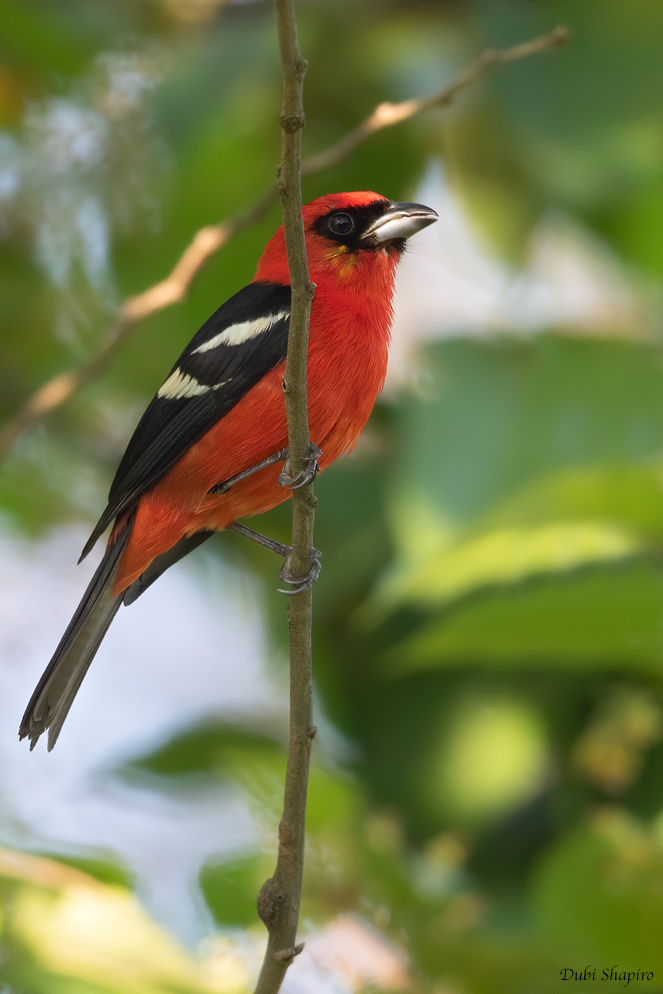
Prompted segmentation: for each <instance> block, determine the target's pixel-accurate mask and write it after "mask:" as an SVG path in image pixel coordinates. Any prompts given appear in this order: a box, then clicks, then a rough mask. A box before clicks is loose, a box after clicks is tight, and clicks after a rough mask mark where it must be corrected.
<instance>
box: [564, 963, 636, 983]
mask: <svg viewBox="0 0 663 994" xmlns="http://www.w3.org/2000/svg"><path fill="white" fill-rule="evenodd" d="M597 972H598V977H597V975H596V974H597ZM559 975H560V977H561V978H562V980H612V981H615V980H621V981H622V982H623V983H622V987H628V985H629V984H630V983H631V981H632V980H653V979H654V973H653V970H621V969H620V968H619V966H618V965H617V964H616V963H615V965H614V966H610V967H604V968H603V969H602V970H601V969H600V967H598V966H594V967H593V966H592V965H591V963H590V965H589V966H586V967H585V969H584V970H574V969H573V967H571V966H565V967H563V969H561V970H560V971H559Z"/></svg>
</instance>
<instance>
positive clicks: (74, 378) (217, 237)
mask: <svg viewBox="0 0 663 994" xmlns="http://www.w3.org/2000/svg"><path fill="white" fill-rule="evenodd" d="M568 34H569V32H568V29H567V28H566V27H564V26H563V25H560V26H558V27H556V28H555V29H554V31H551V32H549V33H548V34H545V35H541V36H540V37H539V38H534V39H532V40H531V41H526V42H523V43H522V44H520V45H514V46H513V48H504V49H487V50H486V51H485V52H483V54H482V55H480V56H479V58H478V59H476V60H475V61H474V62H473V63H472V64H471V65H470V66H468V67H467V69H465V70H464V71H463V72H462V73H461V74H460V75H459V76H458V78H457V79H456V80H455V81H454V82H453V83H451V84H450V85H449V86H447V87H445V88H444V89H443V90H440V91H439V92H438V93H434V94H433V95H432V96H430V97H425V98H423V99H418V100H403V101H402V102H401V103H397V104H392V103H382V104H379V105H378V106H377V107H376V108H375V110H374V111H373V113H372V114H370V116H369V117H367V118H366V120H365V121H362V123H361V124H359V125H358V126H357V127H356V128H353V130H352V131H349V132H348V134H347V135H345V136H344V137H343V138H341V139H340V141H338V142H336V143H335V144H334V145H331V146H330V147H329V148H327V149H325V150H324V151H322V152H318V153H317V154H316V155H313V156H311V157H310V158H308V159H306V160H305V161H304V162H303V163H302V176H313V175H314V174H316V173H319V172H322V171H323V170H324V169H330V168H331V167H332V166H336V165H338V164H339V163H340V162H343V160H344V159H346V158H347V156H348V155H349V154H350V153H351V152H353V151H354V149H355V148H357V146H358V145H361V144H362V142H364V141H366V139H367V138H370V137H371V136H372V135H374V134H376V133H377V132H378V131H382V130H383V129H384V128H391V127H394V125H396V124H401V123H402V122H403V121H407V120H410V119H411V118H413V117H417V116H418V115H419V114H422V113H424V112H425V111H428V110H433V109H435V108H440V107H448V106H449V104H451V103H452V101H453V100H454V98H455V97H456V96H457V94H458V93H459V92H460V91H461V90H463V89H464V88H465V87H466V86H469V84H470V83H472V82H474V80H476V79H477V78H478V77H479V76H481V75H483V73H485V72H486V71H487V70H488V69H490V68H492V67H493V66H498V65H503V64H504V63H506V62H515V61H516V60H517V59H524V58H527V57H529V56H530V55H536V54H538V53H539V52H545V51H548V50H550V49H553V48H558V47H559V46H560V45H563V44H564V43H565V42H566V40H567V38H568ZM277 196H278V191H277V189H276V187H273V188H271V189H269V190H267V191H266V192H265V193H264V194H263V195H262V197H260V199H259V200H257V201H256V203H255V204H254V205H253V206H252V207H250V208H248V209H247V210H246V211H242V212H241V213H239V214H235V215H233V216H231V217H230V218H227V219H226V220H225V221H222V222H221V223H220V224H215V225H209V226H207V227H205V228H201V229H200V231H198V232H197V233H196V234H195V235H194V237H193V240H192V241H191V244H190V245H189V246H187V248H186V249H185V250H184V253H183V254H182V256H181V258H180V260H179V261H178V262H177V264H176V265H175V268H174V269H173V270H172V272H171V273H170V275H169V276H167V277H166V279H164V280H162V281H161V282H160V283H156V284H155V285H154V286H152V287H149V288H148V289H147V290H145V291H144V292H143V293H141V294H139V295H138V296H136V297H129V298H128V299H127V300H126V301H125V302H124V304H123V305H122V307H121V308H120V312H119V314H118V317H117V319H116V321H115V322H114V323H113V324H112V325H111V326H110V328H109V329H108V330H107V332H106V333H105V335H104V336H103V337H102V339H101V342H100V343H99V345H98V347H97V349H96V351H95V352H94V354H93V355H92V356H90V358H89V359H87V360H86V361H85V362H83V363H81V364H80V365H79V366H76V367H74V368H73V369H70V370H68V371H66V372H64V373H59V374H58V375H57V376H54V377H53V379H51V380H49V381H48V383H45V384H44V386H43V387H40V388H39V390H37V391H35V393H33V394H32V396H31V397H29V398H28V399H27V400H26V401H25V403H24V404H23V405H22V406H21V407H20V408H19V409H18V411H17V412H16V414H15V415H14V416H13V417H12V418H11V419H10V420H9V421H8V422H7V423H6V424H5V426H4V428H2V429H1V430H0V459H2V458H3V457H4V456H5V455H6V454H7V453H8V452H9V450H10V449H11V447H12V445H13V444H14V442H15V441H16V439H17V438H18V436H19V435H20V434H21V433H22V432H23V431H25V429H26V428H30V427H31V426H32V425H34V424H35V423H36V422H38V421H40V420H41V419H42V418H44V417H47V416H48V415H49V414H52V413H53V411H55V410H57V408H58V407H60V406H61V405H62V404H64V403H65V401H67V400H69V398H70V397H71V396H72V395H73V394H75V393H76V392H77V391H78V390H80V389H81V387H83V386H85V384H86V383H88V382H89V381H90V380H92V379H94V378H95V377H96V376H98V375H99V373H101V372H102V371H103V369H105V367H106V366H107V364H108V362H109V360H110V359H111V358H112V356H113V355H114V354H115V353H116V352H117V351H118V350H119V349H120V348H121V347H122V345H123V344H124V343H125V342H126V341H127V339H128V338H129V336H130V334H131V333H132V331H133V329H134V326H135V325H136V324H137V323H138V322H139V321H141V320H142V319H143V318H145V317H148V316H149V315H151V314H156V313H157V312H158V311H161V310H163V309H164V308H166V307H170V306H171V304H176V303H179V302H180V301H182V300H184V299H185V297H186V295H187V293H188V291H189V287H190V286H191V284H192V282H193V280H194V278H195V277H196V275H197V274H198V273H199V272H200V270H201V269H202V267H203V266H204V264H205V263H206V262H207V260H208V259H209V258H210V256H212V255H214V254H215V253H216V252H218V251H219V249H221V248H223V246H224V245H225V244H226V243H227V242H228V241H230V239H231V238H232V237H233V236H234V235H236V234H237V233H238V232H240V231H243V230H244V229H245V228H248V227H250V226H251V225H253V224H256V223H257V222H258V221H260V220H261V219H262V218H263V217H264V216H265V214H266V213H267V211H268V210H269V208H270V207H271V206H272V204H273V203H275V201H276V200H277Z"/></svg>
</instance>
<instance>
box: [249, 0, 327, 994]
mask: <svg viewBox="0 0 663 994" xmlns="http://www.w3.org/2000/svg"><path fill="white" fill-rule="evenodd" d="M274 8H275V11H276V24H277V28H278V37H279V49H280V51H281V63H282V65H283V107H282V112H281V165H280V166H279V168H278V171H277V187H278V190H279V194H280V197H281V210H282V213H283V226H284V229H285V242H286V249H287V252H288V270H289V272H290V286H291V289H292V304H291V312H290V331H289V334H288V355H287V358H286V366H285V377H284V380H283V395H284V399H285V408H286V415H287V419H288V444H289V455H288V461H287V464H286V472H288V473H289V474H290V476H291V477H294V476H295V475H296V474H297V472H298V471H299V469H304V468H305V466H306V462H307V458H308V455H309V433H308V410H307V398H306V360H307V355H308V325H309V316H310V313H311V303H312V300H313V294H314V292H315V285H314V284H312V283H310V282H309V275H308V265H307V261H306V242H305V239H304V224H303V220H302V191H301V145H302V138H301V135H302V132H301V129H302V128H303V126H304V120H305V117H304V76H305V75H306V70H307V68H308V63H307V62H306V61H304V60H303V59H302V57H301V54H300V51H299V42H298V40H297V22H296V19H295V4H294V0H274ZM292 505H293V506H292V558H291V570H292V573H293V576H295V577H297V576H301V577H304V576H306V575H307V573H308V571H309V568H310V565H311V559H310V551H311V548H312V547H313V523H314V518H315V505H316V499H315V496H314V494H313V486H312V484H308V485H307V486H305V487H300V488H299V489H297V490H294V491H293V494H292ZM312 615H313V598H312V592H311V589H310V587H309V588H308V589H307V590H306V591H305V592H304V593H300V594H296V595H295V596H293V597H292V599H291V601H290V603H289V604H288V630H289V639H290V737H289V742H288V763H287V768H286V776H285V796H284V799H283V817H282V818H281V823H280V825H279V849H278V857H277V861H276V870H275V871H274V876H273V877H270V878H269V880H266V881H265V883H264V884H263V886H262V889H261V891H260V894H259V895H258V913H259V915H260V917H261V918H262V920H263V922H264V923H265V925H266V926H267V930H268V933H269V938H268V941H267V951H266V952H265V959H264V961H263V964H262V969H261V971H260V977H259V978H258V986H257V987H256V994H276V992H277V991H278V990H279V988H280V986H281V983H282V981H283V978H284V976H285V972H286V970H287V969H288V967H289V965H290V963H291V962H292V960H293V959H294V957H295V956H296V955H297V953H299V952H301V950H302V949H303V945H297V943H296V941H295V940H296V937H297V923H298V920H299V904H300V901H301V893H302V877H303V872H304V842H305V822H306V793H307V788H308V768H309V755H310V750H311V741H312V738H313V735H314V734H315V729H314V728H313V673H312V667H311V628H312Z"/></svg>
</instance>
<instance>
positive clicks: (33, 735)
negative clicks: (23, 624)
mask: <svg viewBox="0 0 663 994" xmlns="http://www.w3.org/2000/svg"><path fill="white" fill-rule="evenodd" d="M132 527H133V515H132V516H131V517H130V518H129V520H128V521H127V523H126V525H125V527H124V528H123V530H122V531H121V532H120V534H119V535H118V537H117V538H116V540H115V541H114V542H113V543H112V544H111V545H109V546H108V548H107V549H106V553H105V555H104V558H103V559H102V560H101V563H100V564H99V568H98V569H97V572H96V573H95V574H94V576H93V577H92V580H91V581H90V585H89V587H88V588H87V590H86V591H85V594H84V595H83V599H82V601H81V602H80V604H79V605H78V607H77V609H76V612H75V614H74V616H73V618H72V619H71V621H70V622H69V627H68V628H67V630H66V632H65V633H64V635H63V636H62V639H61V641H60V644H59V645H58V647H57V649H56V650H55V653H54V654H53V658H52V659H51V661H50V663H49V664H48V666H47V667H46V669H45V671H44V674H43V676H42V678H41V680H40V681H39V683H38V684H37V687H36V689H35V692H34V694H33V695H32V697H31V698H30V703H29V704H28V706H27V708H26V711H25V714H24V715H23V720H22V721H21V727H20V729H19V736H20V738H22V739H24V738H26V736H27V737H29V739H30V749H34V747H35V745H36V743H37V740H38V739H39V736H40V735H41V734H42V732H45V731H46V729H47V728H48V730H49V732H48V749H49V752H50V750H51V749H52V748H53V746H54V745H55V743H56V742H57V738H58V735H59V734H60V730H61V728H62V725H63V723H64V720H65V718H66V717H67V714H68V713H69V708H70V707H71V705H72V702H73V700H74V697H75V696H76V694H77V693H78V688H79V687H80V685H81V683H82V682H83V678H84V676H85V674H86V673H87V671H88V667H89V666H90V663H91V662H92V660H93V659H94V656H95V653H96V651H97V649H98V648H99V646H100V645H101V640H102V639H103V637H104V635H105V634H106V632H107V631H108V626H109V625H110V623H111V621H112V620H113V618H114V617H115V615H116V613H117V610H118V608H119V607H120V604H121V603H122V597H123V595H122V594H118V595H117V596H115V597H111V596H110V593H111V590H112V589H113V584H114V583H115V577H116V576H117V571H118V568H119V565H120V559H121V558H122V553H123V552H124V550H125V549H126V547H127V542H128V541H129V536H130V535H131V529H132Z"/></svg>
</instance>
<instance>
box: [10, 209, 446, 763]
mask: <svg viewBox="0 0 663 994" xmlns="http://www.w3.org/2000/svg"><path fill="white" fill-rule="evenodd" d="M435 218H436V215H435V212H434V211H431V210H430V209H429V208H426V207H422V206H421V205H419V204H398V203H396V204H394V203H392V202H391V201H389V200H387V199H386V198H384V197H381V196H379V195H378V194H376V193H370V192H362V193H340V194H334V195H330V196H326V197H321V198H320V199H318V200H314V201H313V202H312V203H310V204H308V205H306V206H305V207H304V209H303V220H304V230H305V235H306V250H307V256H308V266H309V274H310V278H311V280H312V281H313V282H314V283H315V284H316V292H315V297H314V300H313V305H312V308H311V322H310V331H309V350H308V367H307V370H308V372H307V376H308V416H309V433H310V437H311V441H312V442H313V443H315V444H316V445H317V446H319V448H320V449H321V450H322V455H321V456H320V457H319V459H318V462H319V466H320V469H324V468H325V467H326V466H328V465H329V464H330V463H332V462H333V461H334V460H335V459H337V458H338V456H340V455H342V454H343V453H346V452H348V451H350V449H352V447H353V446H354V445H355V443H356V441H357V438H358V437H359V434H360V432H361V430H362V428H363V427H364V425H365V424H366V421H367V419H368V417H369V414H370V413H371V410H372V408H373V404H374V402H375V398H376V397H377V395H378V393H379V392H380V390H381V389H382V385H383V383H384V378H385V374H386V370H387V354H388V348H389V337H390V327H391V321H392V297H393V289H394V275H395V270H396V265H397V263H398V260H399V258H400V255H401V253H402V251H403V248H404V244H405V239H406V238H408V237H409V236H410V235H411V234H413V233H414V232H415V231H418V230H420V229H421V228H422V227H425V226H426V225H428V224H431V223H432V222H433V221H434V220H435ZM289 301H290V290H289V275H288V263H287V256H286V249H285V238H284V233H283V228H282V227H281V228H279V229H278V230H277V232H276V234H275V235H274V237H273V238H272V239H271V240H270V242H269V243H268V244H267V246H266V248H265V251H264V253H263V255H262V258H261V259H260V261H259V263H258V268H257V272H256V276H255V279H254V281H253V283H252V284H251V285H250V286H249V287H247V288H244V290H241V291H239V293H237V294H235V296H234V297H232V298H231V299H230V300H229V301H227V302H226V304H224V305H222V307H221V308H219V310H218V311H217V312H216V314H214V315H213V316H212V317H211V318H210V320H209V321H208V322H206V324H205V325H204V326H203V327H202V328H201V329H200V331H199V332H198V333H197V335H196V336H194V338H193V339H192V341H191V343H190V344H189V346H187V348H186V349H185V350H184V352H183V353H182V355H181V356H180V359H179V360H178V363H177V364H176V366H174V367H173V370H172V371H171V373H170V375H169V377H168V378H167V380H166V381H165V382H164V384H163V385H162V387H161V388H160V390H159V391H158V393H157V395H156V397H155V398H154V399H153V401H152V402H151V404H150V406H149V407H148V409H147V411H146V412H145V414H144V415H143V418H142V419H141V422H140V423H139V425H138V427H137V428H136V431H135V432H134V435H133V437H132V439H131V441H130V443H129V446H128V448H127V452H126V453H125V456H124V458H123V460H122V462H121V464H120V467H119V468H118V472H117V474H116V477H115V480H114V481H113V485H112V487H111V492H110V495H109V505H108V507H107V508H106V511H105V512H104V514H103V515H102V517H101V519H100V521H99V523H98V525H97V527H96V528H95V530H94V532H93V534H92V536H91V539H90V541H89V542H88V545H87V546H86V549H85V550H84V555H86V554H87V552H88V551H89V549H90V548H91V547H92V545H93V544H94V541H96V539H97V537H98V536H99V535H100V534H101V533H102V532H103V531H104V530H105V528H106V526H107V525H108V524H110V522H111V521H113V519H115V526H114V528H113V530H112V532H111V536H110V539H109V541H108V545H107V548H106V553H105V555H104V558H103V560H102V562H101V564H100V566H99V568H98V569H97V572H96V573H95V576H94V577H93V580H92V582H91V583H90V586H89V587H88V589H87V591H86V593H85V595H84V597H83V600H82V601H81V603H80V605H79V607H78V609H77V611H76V613H75V614H74V616H73V618H72V620H71V622H70V625H69V627H68V628H67V630H66V632H65V634H64V636H63V638H62V640H61V642H60V644H59V646H58V648H57V649H56V651H55V654H54V655H53V658H52V659H51V662H50V663H49V665H48V667H47V669H46V671H45V672H44V674H43V676H42V678H41V680H40V682H39V684H38V686H37V688H36V690H35V692H34V694H33V696H32V699H31V701H30V703H29V705H28V708H27V710H26V713H25V715H24V718H23V722H22V724H21V729H20V735H21V737H24V736H29V737H30V739H31V745H32V746H34V744H35V742H36V741H37V739H38V738H39V736H40V735H41V734H42V732H43V731H45V730H46V728H49V729H50V731H49V748H52V747H53V745H54V743H55V741H56V739H57V737H58V734H59V732H60V729H61V727H62V723H63V722H64V719H65V717H66V715H67V713H68V711H69V708H70V707H71V703H72V701H73V699H74V697H75V695H76V693H77V691H78V688H79V686H80V684H81V682H82V680H83V677H84V676H85V673H86V672H87V669H88V667H89V665H90V663H91V661H92V659H93V657H94V654H95V652H96V651H97V648H98V647H99V644H100V643H101V640H102V639H103V637H104V635H105V633H106V631H107V629H108V626H109V625H110V623H111V621H112V619H113V617H114V616H115V613H116V612H117V610H118V608H119V607H120V605H121V604H122V603H125V604H129V603H132V602H133V600H135V599H136V598H137V597H138V596H140V594H141V593H142V591H143V590H144V589H146V587H147V586H149V585H150V584H151V583H152V582H153V581H154V580H155V579H156V578H157V577H158V576H159V575H160V574H161V573H162V572H163V571H164V570H165V569H167V568H168V567H169V566H170V565H172V563H173V562H175V561H176V560H177V559H178V558H180V557H181V556H182V555H185V554H187V553H188V552H189V551H191V549H192V548H194V547H195V545H197V544H199V543H200V541H203V540H205V539H206V538H207V537H208V535H209V534H211V533H212V532H214V531H220V530H223V529H224V528H226V527H228V526H229V525H231V523H233V522H236V519H238V518H245V517H249V516H252V515H256V514H261V513H263V512H264V511H268V510H270V509H271V508H273V507H275V506H276V505H277V504H280V503H282V502H283V501H284V500H287V499H288V497H289V496H290V491H289V490H288V489H287V488H284V487H282V486H279V485H278V482H277V481H278V477H279V473H280V470H281V465H280V464H279V462H278V461H273V462H272V463H271V465H269V466H267V467H266V468H263V469H259V470H257V471H254V470H253V468H254V467H255V466H256V464H258V463H261V462H262V461H263V460H266V459H269V458H270V457H275V456H279V455H280V452H281V450H283V449H284V448H285V447H286V446H287V444H288V430H287V423H286V414H285V404H284V398H283V391H282V386H281V381H282V377H283V373H284V368H285V361H284V359H285V349H286V344H287V328H288V322H289V313H290V310H289V308H290V304H289ZM281 461H282V458H281ZM244 473H246V474H247V475H246V476H245V477H244V478H243V479H240V480H237V481H233V482H232V485H231V486H230V487H229V488H228V489H226V490H225V492H221V491H220V490H219V486H218V485H219V484H224V485H225V483H226V481H229V480H231V478H232V477H235V476H236V475H237V474H244ZM215 488H216V490H217V492H216V493H215V492H213V491H214V489H215ZM233 527H236V528H237V527H239V526H237V525H234V526H233ZM246 531H247V530H246V529H244V533H246ZM250 537H253V538H257V539H260V540H261V541H263V542H266V543H267V544H269V540H264V539H262V537H261V536H256V534H255V533H252V534H251V535H250ZM275 546H277V543H271V547H275ZM277 551H279V552H280V553H281V555H287V552H288V551H289V550H287V549H286V547H283V546H281V547H278V548H277ZM155 560H156V562H154V561H155ZM151 564H153V565H152V566H151ZM315 575H317V573H315ZM312 579H314V575H312ZM286 582H294V581H292V580H290V579H286ZM127 588H130V589H129V590H127Z"/></svg>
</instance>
